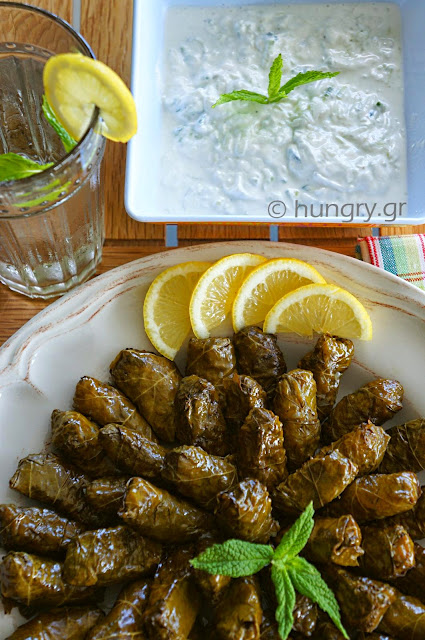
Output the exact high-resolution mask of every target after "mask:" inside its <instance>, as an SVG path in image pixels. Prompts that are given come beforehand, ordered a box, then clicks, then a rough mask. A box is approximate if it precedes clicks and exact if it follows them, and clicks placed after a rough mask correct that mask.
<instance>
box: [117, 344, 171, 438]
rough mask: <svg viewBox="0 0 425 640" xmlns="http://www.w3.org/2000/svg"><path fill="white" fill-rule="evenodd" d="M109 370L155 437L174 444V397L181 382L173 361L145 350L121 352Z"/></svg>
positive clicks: (125, 350)
mask: <svg viewBox="0 0 425 640" xmlns="http://www.w3.org/2000/svg"><path fill="white" fill-rule="evenodd" d="M110 370H111V376H112V379H113V381H114V383H115V384H116V386H117V387H118V389H120V390H121V391H122V392H123V393H125V395H126V396H128V397H129V398H130V400H131V401H132V402H134V403H135V405H136V407H137V408H138V410H139V411H140V413H141V414H142V416H143V417H144V418H146V420H147V421H148V422H149V424H150V425H151V426H152V429H153V430H154V431H155V433H156V435H157V436H158V437H159V438H161V440H164V441H165V442H173V440H174V437H175V428H176V425H175V418H176V412H175V408H174V398H175V396H176V393H177V389H178V386H179V384H180V380H181V375H180V373H179V371H178V369H177V367H176V365H175V364H174V362H170V360H167V358H164V357H162V356H157V355H155V354H154V353H149V352H148V351H138V350H137V349H124V350H123V351H121V352H120V353H119V354H118V355H117V357H116V358H115V360H114V361H113V362H112V364H111V369H110Z"/></svg>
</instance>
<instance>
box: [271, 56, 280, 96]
mask: <svg viewBox="0 0 425 640" xmlns="http://www.w3.org/2000/svg"><path fill="white" fill-rule="evenodd" d="M282 69H283V60H282V54H281V53H279V55H278V56H277V58H276V59H275V60H274V61H273V64H272V66H271V67H270V73H269V98H270V99H273V98H275V97H276V96H277V94H278V93H279V88H280V82H281V80H282Z"/></svg>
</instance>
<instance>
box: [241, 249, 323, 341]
mask: <svg viewBox="0 0 425 640" xmlns="http://www.w3.org/2000/svg"><path fill="white" fill-rule="evenodd" d="M314 282H317V283H322V284H325V282H326V281H325V279H324V278H323V277H322V276H321V275H320V273H319V272H318V271H316V269H315V268H314V267H312V266H310V265H309V264H307V263H306V262H303V261H302V260H295V259H292V258H277V259H276V260H269V261H268V262H266V263H265V264H260V266H259V267H257V268H256V269H254V270H253V271H251V273H250V274H249V275H248V277H247V278H246V279H245V280H244V282H243V284H242V286H241V288H240V289H239V291H238V293H237V296H236V298H235V301H234V303H233V309H232V320H233V328H234V330H235V331H239V330H240V329H243V327H247V326H248V325H250V324H258V323H260V322H263V320H264V318H265V317H266V315H267V314H268V312H269V311H270V309H271V308H272V307H273V306H274V305H275V304H276V302H277V301H278V300H280V299H281V298H282V297H283V296H285V295H286V294H287V293H289V292H290V291H293V290H294V289H298V288H299V287H303V286H305V285H307V284H311V283H314Z"/></svg>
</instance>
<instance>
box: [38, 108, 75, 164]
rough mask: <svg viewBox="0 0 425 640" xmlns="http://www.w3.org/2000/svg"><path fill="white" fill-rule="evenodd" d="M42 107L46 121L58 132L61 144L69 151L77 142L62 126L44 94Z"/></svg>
mask: <svg viewBox="0 0 425 640" xmlns="http://www.w3.org/2000/svg"><path fill="white" fill-rule="evenodd" d="M42 109H43V113H44V117H45V118H46V120H47V122H48V123H49V124H50V126H52V127H53V129H54V130H55V131H56V133H57V134H58V136H59V138H60V139H61V140H62V144H63V146H64V148H65V151H66V153H69V152H70V151H72V149H73V148H74V147H75V145H76V144H77V142H76V141H75V140H74V138H73V137H72V136H70V135H69V133H68V131H67V130H66V129H64V127H63V126H62V125H61V123H60V122H59V120H58V119H57V117H56V115H55V113H54V111H53V109H52V107H51V106H50V104H49V102H48V100H47V98H46V96H43V105H42Z"/></svg>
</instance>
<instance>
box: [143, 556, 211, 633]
mask: <svg viewBox="0 0 425 640" xmlns="http://www.w3.org/2000/svg"><path fill="white" fill-rule="evenodd" d="M193 554H194V552H193V549H191V548H188V549H185V548H179V549H178V550H177V551H175V552H174V553H172V554H171V555H169V556H168V558H167V559H166V560H165V561H164V562H163V563H162V564H161V565H160V566H159V567H158V570H157V572H156V574H155V577H154V579H153V582H152V587H151V592H150V595H149V600H148V604H147V606H146V609H145V615H144V623H145V629H146V634H147V637H148V639H149V640H183V638H187V637H188V635H189V633H190V631H191V629H192V627H193V625H194V623H195V619H196V616H197V614H198V610H199V605H200V598H199V593H198V591H197V588H196V586H195V584H194V582H193V577H192V569H191V566H190V564H189V561H190V560H191V558H193Z"/></svg>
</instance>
